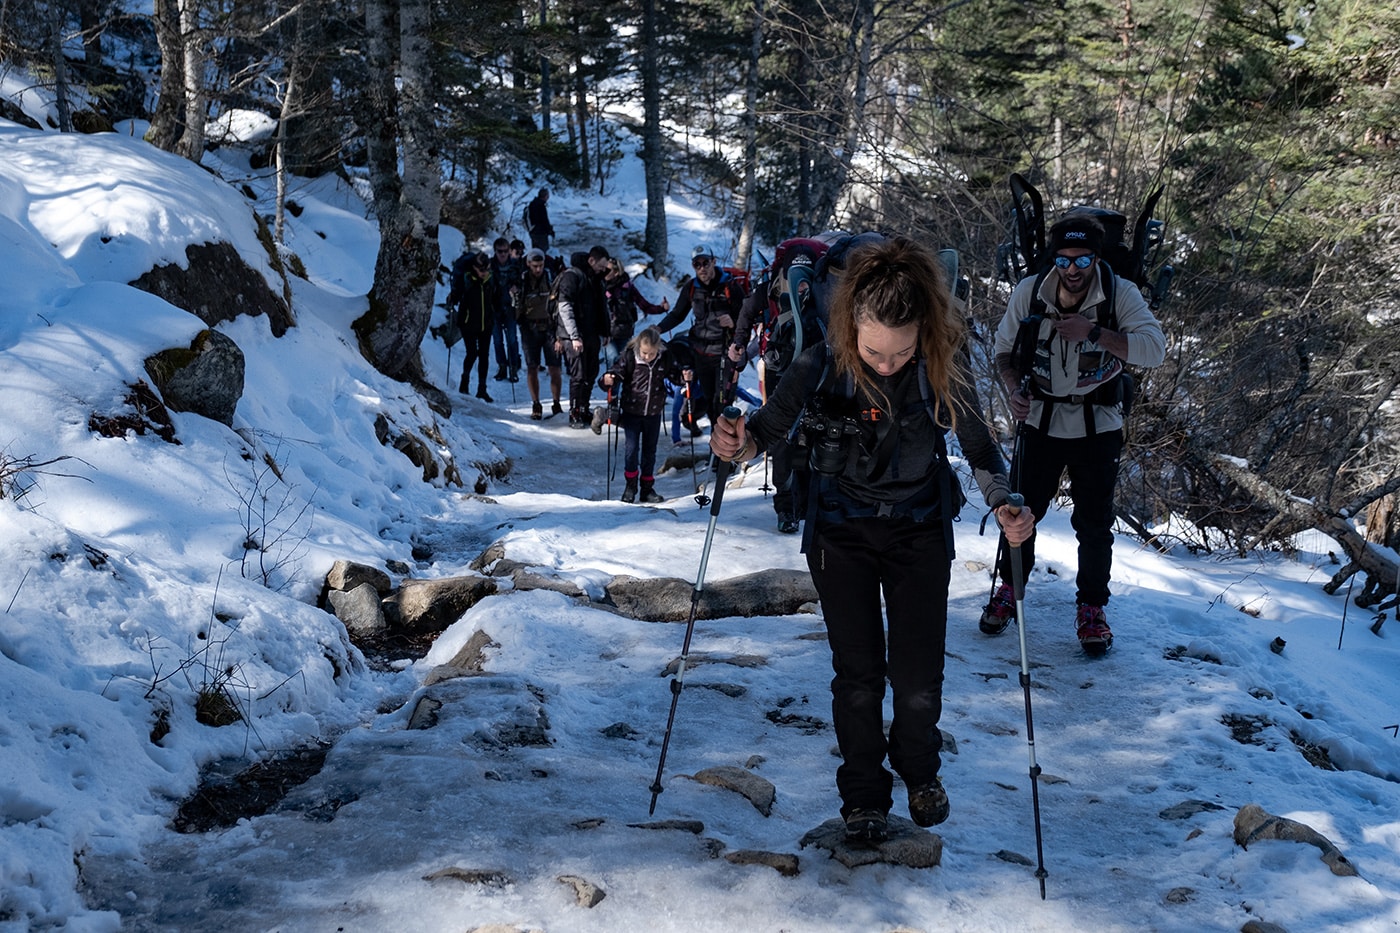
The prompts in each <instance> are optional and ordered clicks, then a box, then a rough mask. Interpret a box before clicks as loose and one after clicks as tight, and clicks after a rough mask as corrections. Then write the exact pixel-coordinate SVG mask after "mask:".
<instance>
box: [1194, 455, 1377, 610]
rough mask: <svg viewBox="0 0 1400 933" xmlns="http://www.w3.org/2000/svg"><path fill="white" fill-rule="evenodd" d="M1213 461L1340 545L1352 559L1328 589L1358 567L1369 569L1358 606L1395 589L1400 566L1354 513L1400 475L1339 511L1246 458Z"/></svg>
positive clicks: (1291, 517)
mask: <svg viewBox="0 0 1400 933" xmlns="http://www.w3.org/2000/svg"><path fill="white" fill-rule="evenodd" d="M1211 463H1212V464H1213V465H1214V466H1215V468H1216V469H1218V470H1219V471H1220V472H1222V473H1224V474H1225V475H1226V476H1228V477H1229V478H1230V479H1232V480H1234V481H1235V483H1236V484H1237V485H1238V486H1239V487H1240V488H1241V489H1243V490H1244V491H1245V492H1248V493H1249V494H1250V495H1252V496H1254V497H1255V498H1257V499H1260V500H1262V501H1263V502H1264V503H1265V504H1266V505H1268V506H1269V507H1270V508H1272V509H1274V510H1275V511H1277V512H1278V513H1279V514H1280V515H1282V516H1285V518H1286V520H1287V521H1289V522H1292V523H1294V524H1297V525H1300V526H1302V527H1309V528H1316V529H1317V530H1318V531H1320V532H1322V533H1323V534H1325V535H1327V536H1328V537H1330V538H1332V539H1334V540H1335V541H1336V542H1337V543H1338V544H1340V545H1341V546H1342V550H1343V551H1345V552H1346V555H1347V557H1348V558H1349V559H1350V560H1349V562H1348V564H1347V566H1346V567H1345V568H1343V570H1342V571H1341V572H1340V573H1338V574H1337V575H1336V576H1334V577H1333V578H1332V580H1331V581H1330V582H1329V583H1328V584H1327V587H1326V589H1327V592H1329V593H1332V592H1336V590H1337V589H1338V588H1339V587H1340V586H1341V584H1342V583H1344V582H1345V581H1346V579H1347V578H1348V577H1350V576H1351V575H1352V574H1354V573H1356V572H1357V571H1358V570H1359V571H1363V572H1365V574H1366V578H1367V581H1366V587H1365V593H1364V594H1363V596H1362V597H1358V599H1357V604H1358V605H1361V606H1366V605H1373V604H1375V603H1376V602H1379V601H1380V600H1381V599H1382V598H1383V597H1384V596H1387V595H1394V594H1395V592H1396V580H1397V579H1400V566H1397V563H1396V562H1395V561H1393V560H1391V559H1390V558H1388V557H1386V556H1385V555H1384V554H1382V553H1381V552H1380V551H1379V550H1377V549H1376V548H1373V547H1372V546H1371V545H1370V543H1369V542H1367V540H1366V539H1365V538H1364V537H1363V536H1362V535H1361V534H1360V533H1358V532H1357V530H1356V528H1355V526H1354V524H1353V520H1352V517H1353V516H1355V515H1358V514H1360V513H1361V512H1363V511H1364V510H1365V509H1366V507H1367V506H1369V505H1370V504H1371V503H1372V502H1375V501H1376V500H1378V499H1381V498H1382V497H1384V496H1388V495H1390V494H1392V493H1394V492H1395V490H1396V489H1400V477H1396V478H1393V479H1391V480H1390V481H1389V482H1387V483H1384V484H1382V485H1381V486H1378V487H1376V488H1375V489H1373V490H1371V492H1369V493H1367V494H1366V495H1363V496H1361V497H1360V498H1358V499H1357V500H1356V501H1354V502H1350V503H1347V504H1346V505H1345V506H1343V507H1342V508H1341V509H1340V510H1336V511H1333V510H1332V509H1328V508H1324V507H1322V506H1320V505H1318V504H1316V503H1315V502H1313V501H1311V500H1309V499H1303V498H1300V497H1299V496H1297V495H1295V494H1294V493H1292V492H1291V491H1290V492H1285V491H1284V490H1282V489H1278V488H1277V487H1275V486H1273V485H1272V484H1271V483H1269V481H1268V480H1266V479H1264V478H1263V477H1262V476H1260V475H1259V474H1257V473H1255V472H1253V471H1252V470H1251V469H1250V468H1249V465H1248V464H1247V463H1245V462H1244V461H1241V460H1239V459H1236V458H1235V457H1227V456H1225V455H1223V454H1215V455H1213V456H1212V457H1211ZM1363 599H1364V600H1365V601H1364V602H1363Z"/></svg>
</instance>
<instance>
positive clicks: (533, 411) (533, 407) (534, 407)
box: [530, 402, 544, 421]
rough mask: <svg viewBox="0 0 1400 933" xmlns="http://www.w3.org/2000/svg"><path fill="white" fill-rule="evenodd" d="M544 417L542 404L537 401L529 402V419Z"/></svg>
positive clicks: (535, 419) (537, 419)
mask: <svg viewBox="0 0 1400 933" xmlns="http://www.w3.org/2000/svg"><path fill="white" fill-rule="evenodd" d="M543 417H544V406H543V405H541V404H540V403H539V402H531V403H530V420H531V421H539V420H540V419H542V418H543Z"/></svg>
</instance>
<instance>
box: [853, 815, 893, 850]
mask: <svg viewBox="0 0 1400 933" xmlns="http://www.w3.org/2000/svg"><path fill="white" fill-rule="evenodd" d="M889 837H890V830H889V819H888V818H887V817H886V816H885V814H884V812H883V811H881V810H876V809H873V808H871V807H859V808H857V809H855V810H852V811H851V812H850V813H848V814H846V841H847V842H852V843H855V844H856V845H867V846H871V845H879V844H880V843H882V842H884V841H885V840H886V839H888V838H889Z"/></svg>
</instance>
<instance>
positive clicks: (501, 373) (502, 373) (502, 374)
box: [491, 366, 506, 382]
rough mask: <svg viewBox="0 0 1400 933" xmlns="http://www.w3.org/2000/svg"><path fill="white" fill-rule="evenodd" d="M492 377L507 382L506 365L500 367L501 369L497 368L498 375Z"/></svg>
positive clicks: (497, 380)
mask: <svg viewBox="0 0 1400 933" xmlns="http://www.w3.org/2000/svg"><path fill="white" fill-rule="evenodd" d="M491 378H492V379H494V380H495V381H496V382H505V381H506V370H505V367H504V366H502V367H500V368H499V369H497V370H496V375H494V376H492V377H491Z"/></svg>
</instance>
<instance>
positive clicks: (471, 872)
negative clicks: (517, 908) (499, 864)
mask: <svg viewBox="0 0 1400 933" xmlns="http://www.w3.org/2000/svg"><path fill="white" fill-rule="evenodd" d="M423 880H424V881H448V880H452V881H461V882H463V883H465V884H480V885H486V886H488V887H496V888H503V887H505V886H506V885H511V884H515V878H514V877H512V876H511V874H510V872H507V871H502V870H501V869H499V868H461V867H458V866H456V865H452V866H449V867H447V868H439V869H438V870H437V871H435V872H430V873H429V874H426V875H424V876H423Z"/></svg>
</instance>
